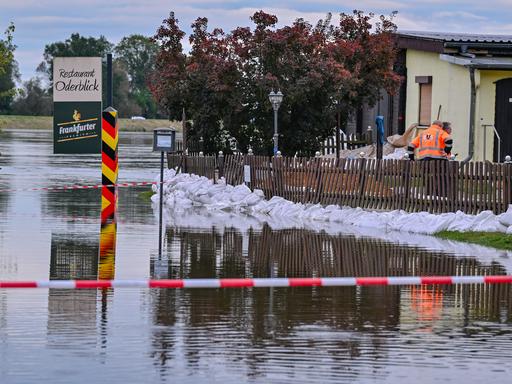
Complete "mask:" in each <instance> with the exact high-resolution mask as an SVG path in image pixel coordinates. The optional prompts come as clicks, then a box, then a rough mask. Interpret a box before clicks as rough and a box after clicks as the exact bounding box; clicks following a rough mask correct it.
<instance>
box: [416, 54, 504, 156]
mask: <svg viewBox="0 0 512 384" xmlns="http://www.w3.org/2000/svg"><path fill="white" fill-rule="evenodd" d="M416 76H432V112H431V121H433V120H435V119H436V118H437V114H438V110H439V106H441V112H440V115H439V118H440V119H441V120H443V121H450V122H451V123H452V127H453V132H452V137H453V141H454V149H453V153H457V154H458V156H457V160H462V159H464V158H465V157H466V156H467V154H468V145H469V112H470V101H471V81H470V78H469V70H468V68H466V67H463V66H461V65H457V64H451V63H448V62H446V61H442V60H441V59H440V58H439V54H438V53H433V52H423V51H416V50H412V49H409V50H407V105H406V123H407V125H406V126H408V125H409V124H412V123H415V122H418V120H419V92H420V86H419V84H417V83H416V82H415V78H416ZM508 77H512V71H494V70H476V71H475V85H476V91H477V93H476V109H475V147H474V156H473V160H476V161H481V160H484V154H485V160H491V161H492V159H493V147H494V133H493V128H492V126H493V125H494V115H495V102H496V85H495V82H496V81H498V80H501V79H505V78H508ZM484 125H488V127H487V128H485V129H484ZM485 131H486V135H485V137H486V140H485V143H486V144H485V151H484V132H485ZM504 155H506V154H503V156H504ZM511 155H512V154H511ZM503 156H502V157H503Z"/></svg>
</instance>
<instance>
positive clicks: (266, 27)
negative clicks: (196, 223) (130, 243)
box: [150, 11, 400, 155]
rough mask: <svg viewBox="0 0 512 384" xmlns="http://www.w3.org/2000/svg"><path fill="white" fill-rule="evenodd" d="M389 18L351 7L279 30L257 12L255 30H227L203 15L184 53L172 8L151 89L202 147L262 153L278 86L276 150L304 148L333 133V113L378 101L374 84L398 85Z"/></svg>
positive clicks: (160, 37)
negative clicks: (185, 121) (187, 124)
mask: <svg viewBox="0 0 512 384" xmlns="http://www.w3.org/2000/svg"><path fill="white" fill-rule="evenodd" d="M394 15H395V14H394V13H393V14H392V15H390V16H389V17H386V16H380V17H376V16H375V15H373V14H365V13H363V12H361V11H354V12H353V13H352V14H344V13H342V14H340V15H339V20H338V21H337V22H336V23H334V22H333V21H332V17H331V15H330V14H328V15H327V17H326V19H325V20H320V21H318V22H317V23H316V25H312V24H310V23H309V22H307V21H305V20H303V19H297V20H296V21H295V22H293V23H292V24H291V25H285V26H282V27H277V22H278V19H277V17H276V16H274V15H271V14H268V13H265V12H263V11H260V12H256V13H254V15H253V16H252V17H251V20H252V22H253V24H254V25H253V27H238V28H236V29H234V30H232V31H231V32H229V33H226V32H224V31H223V30H222V29H219V28H214V29H210V28H209V26H208V19H207V18H204V17H200V18H198V19H197V20H195V22H194V23H192V25H191V28H192V33H191V34H190V36H189V39H188V40H189V42H190V46H191V47H190V50H189V51H188V52H185V51H184V49H183V45H182V41H183V39H184V37H185V32H184V31H182V30H181V29H180V26H179V23H178V20H177V19H176V17H175V15H174V13H171V14H170V16H169V18H167V19H166V20H164V22H163V24H162V25H161V27H160V28H159V29H158V31H157V33H156V35H155V37H154V39H155V41H156V42H157V43H158V45H159V47H160V49H159V52H158V55H157V57H156V71H155V73H154V74H153V77H152V79H153V81H152V82H151V83H150V89H151V91H152V92H153V94H154V95H155V97H156V99H157V100H159V102H160V103H162V104H163V105H164V106H165V108H166V109H167V110H168V111H169V113H170V116H171V118H174V119H180V117H181V115H182V112H183V109H185V112H186V115H187V118H188V119H189V121H190V129H189V137H190V139H191V140H199V139H200V138H201V137H202V138H203V140H204V150H205V151H206V152H216V151H218V150H229V141H230V139H232V138H234V139H236V142H237V145H238V148H239V149H241V150H243V151H245V150H247V149H248V147H252V148H253V150H254V151H255V152H256V153H266V154H270V153H271V151H272V135H273V113H272V106H271V104H270V102H269V100H268V94H269V92H270V91H271V90H275V91H277V90H278V89H279V90H281V91H282V93H283V94H284V99H283V102H282V105H281V107H280V110H279V134H280V139H279V142H280V145H279V149H280V150H281V151H282V152H283V153H285V154H291V155H293V154H295V153H301V154H306V153H309V154H311V153H312V152H314V151H315V150H317V149H318V148H319V146H320V143H322V142H323V140H324V139H325V138H326V137H328V136H329V135H332V134H333V127H334V126H335V124H336V120H335V119H336V115H337V114H338V112H339V113H340V115H341V116H342V117H343V119H346V118H347V117H348V116H349V115H350V113H351V112H352V111H354V110H356V109H357V108H360V107H361V106H362V105H363V104H364V103H366V104H369V105H373V104H375V103H376V101H377V100H378V98H379V97H380V90H382V89H385V90H387V91H388V92H389V93H394V92H395V91H396V89H397V87H398V85H399V83H400V77H399V76H398V75H397V74H395V73H394V72H393V63H394V61H395V47H394V43H393V36H392V33H393V32H395V31H396V25H395V24H394V23H393V17H394Z"/></svg>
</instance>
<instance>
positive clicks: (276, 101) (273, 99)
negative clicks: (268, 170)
mask: <svg viewBox="0 0 512 384" xmlns="http://www.w3.org/2000/svg"><path fill="white" fill-rule="evenodd" d="M268 99H269V100H270V103H271V104H272V108H273V109H274V156H276V155H277V151H278V137H279V136H278V134H277V111H278V109H279V107H280V106H281V102H282V101H283V94H282V93H281V91H280V90H279V91H277V93H276V92H274V90H272V92H270V93H269V94H268Z"/></svg>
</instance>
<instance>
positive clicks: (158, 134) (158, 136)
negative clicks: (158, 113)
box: [153, 128, 176, 259]
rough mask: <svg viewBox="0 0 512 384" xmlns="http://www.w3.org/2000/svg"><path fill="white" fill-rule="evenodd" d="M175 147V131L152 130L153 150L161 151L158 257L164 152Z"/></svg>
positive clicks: (166, 129) (159, 254)
mask: <svg viewBox="0 0 512 384" xmlns="http://www.w3.org/2000/svg"><path fill="white" fill-rule="evenodd" d="M175 149H176V131H175V130H174V129H169V128H157V129H155V130H153V152H159V151H160V152H161V156H160V188H159V189H160V212H159V222H158V223H159V229H158V257H159V259H160V258H161V257H162V204H163V200H164V196H163V190H164V152H174V151H175Z"/></svg>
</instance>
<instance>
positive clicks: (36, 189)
mask: <svg viewBox="0 0 512 384" xmlns="http://www.w3.org/2000/svg"><path fill="white" fill-rule="evenodd" d="M153 184H160V182H159V181H141V182H130V183H117V184H108V185H103V184H96V185H63V186H59V187H41V188H20V189H0V192H28V191H68V190H73V189H98V188H101V187H120V188H122V187H137V186H141V185H153Z"/></svg>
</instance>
